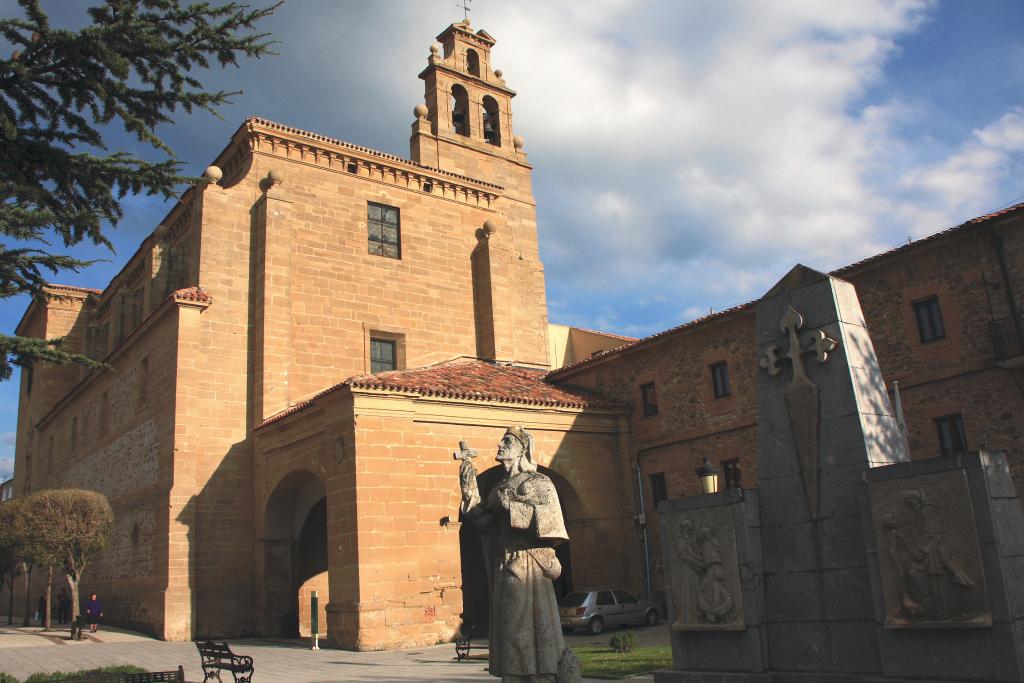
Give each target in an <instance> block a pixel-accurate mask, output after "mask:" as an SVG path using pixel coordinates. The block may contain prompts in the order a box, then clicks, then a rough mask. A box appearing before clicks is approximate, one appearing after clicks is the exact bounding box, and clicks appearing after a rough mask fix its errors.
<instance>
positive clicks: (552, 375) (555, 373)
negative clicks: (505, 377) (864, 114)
mask: <svg viewBox="0 0 1024 683" xmlns="http://www.w3.org/2000/svg"><path fill="white" fill-rule="evenodd" d="M1022 209H1024V202H1022V203H1020V204H1014V205H1013V206H1008V207H1006V208H1005V209H1000V210H999V211H993V212H992V213H987V214H985V215H984V216H978V217H976V218H972V219H970V220H968V221H964V222H963V223H961V224H960V225H956V226H953V227H952V228H947V229H945V230H940V231H939V232H936V233H934V234H931V235H928V236H927V237H922V238H921V239H919V240H915V241H912V242H908V243H907V244H901V245H900V246H898V247H894V248H892V249H889V250H888V251H883V252H882V253H880V254H875V255H874V256H869V257H868V258H866V259H862V260H860V261H857V262H856V263H851V264H850V265H848V266H843V267H842V268H839V269H837V270H833V271H832V272H831V273H829V274H830V275H834V276H837V277H842V276H843V275H847V274H849V273H851V272H853V271H855V270H857V269H858V268H861V267H862V266H866V265H869V264H871V263H874V262H876V261H879V260H882V259H886V258H889V257H890V256H894V255H896V254H899V253H901V252H904V251H907V250H908V249H916V248H917V247H919V246H921V245H922V244H927V243H931V242H933V241H935V240H938V239H941V238H943V237H946V236H948V235H952V234H954V233H957V232H960V231H962V230H965V229H969V228H973V227H976V226H979V225H983V224H985V223H988V222H990V221H993V220H995V219H997V218H1001V217H1003V216H1007V215H1009V214H1012V213H1015V212H1018V211H1021V210H1022ZM756 303H757V300H754V301H748V302H747V303H744V304H739V305H738V306H733V307H732V308H726V309H725V310H722V311H718V312H717V313H712V314H711V315H706V316H703V317H701V318H696V319H695V320H691V321H690V322H688V323H683V324H682V325H677V326H676V327H671V328H669V329H667V330H663V331H661V332H655V333H654V334H652V335H650V336H648V337H644V338H643V339H638V340H637V341H634V342H632V343H630V344H623V345H622V346H617V347H615V348H614V349H608V350H607V351H601V352H600V353H595V354H594V355H593V356H590V357H589V358H584V359H583V360H580V361H577V362H575V363H571V364H570V365H566V366H563V367H561V368H557V369H555V370H551V371H550V372H548V373H547V374H546V375H545V376H544V378H545V380H547V381H557V380H558V378H559V377H561V376H562V375H563V374H566V373H568V372H569V371H571V370H575V369H577V368H580V367H583V366H585V365H588V364H590V363H593V362H595V361H597V360H600V359H601V358H607V357H608V356H613V355H617V354H620V353H623V352H625V351H629V350H631V349H633V348H635V347H638V346H646V345H647V344H648V343H650V342H653V341H655V340H657V339H660V338H662V337H665V336H668V335H670V334H674V333H676V332H680V331H682V330H685V329H689V328H691V327H696V326H697V325H702V324H704V323H707V322H710V321H712V320H715V319H717V318H721V317H723V316H727V315H729V314H731V313H736V312H738V311H742V310H744V309H748V308H752V307H753V306H754V304H756Z"/></svg>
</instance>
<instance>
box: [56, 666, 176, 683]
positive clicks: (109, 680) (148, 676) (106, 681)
mask: <svg viewBox="0 0 1024 683" xmlns="http://www.w3.org/2000/svg"><path fill="white" fill-rule="evenodd" d="M65 683H185V669H183V668H182V667H181V666H179V667H178V669H177V670H176V671H150V672H148V673H141V674H117V673H98V674H91V675H89V676H86V677H84V678H69V679H67V680H66V681H65Z"/></svg>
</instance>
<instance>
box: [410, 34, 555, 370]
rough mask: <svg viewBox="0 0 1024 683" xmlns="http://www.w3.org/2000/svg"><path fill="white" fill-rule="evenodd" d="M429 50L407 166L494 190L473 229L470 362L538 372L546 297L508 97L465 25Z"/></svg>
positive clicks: (524, 164)
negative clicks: (473, 352)
mask: <svg viewBox="0 0 1024 683" xmlns="http://www.w3.org/2000/svg"><path fill="white" fill-rule="evenodd" d="M437 40H438V43H440V44H439V45H437V44H435V45H432V46H431V48H430V56H429V57H428V58H427V68H425V69H424V70H423V71H422V72H421V73H420V75H419V77H420V78H421V79H423V82H424V103H423V104H419V105H417V106H416V108H415V110H414V114H415V116H416V121H415V122H414V123H413V124H412V136H411V138H410V140H409V146H410V156H411V158H412V160H413V161H415V162H417V163H420V164H423V165H424V166H429V167H432V168H437V169H440V170H442V171H448V172H450V173H457V174H459V175H463V176H469V177H470V178H474V179H477V180H482V181H485V182H488V183H493V184H494V185H498V186H500V194H499V196H498V198H497V200H496V201H495V202H494V204H493V206H492V207H491V208H493V209H494V210H495V214H494V215H493V216H492V217H491V218H489V219H487V220H486V221H483V222H482V224H481V225H478V226H473V227H474V229H477V238H478V244H477V246H476V249H474V250H473V253H472V256H471V260H472V267H473V298H474V311H475V317H476V326H477V355H478V356H479V357H481V358H488V359H493V360H497V361H507V362H515V363H520V364H525V365H534V366H537V367H548V350H547V296H546V292H545V288H544V266H543V265H542V264H541V261H540V254H539V252H538V248H537V211H536V204H535V202H534V199H533V184H532V179H531V174H532V172H533V167H532V166H531V165H530V163H529V161H528V160H527V158H526V152H524V151H523V147H524V145H525V142H524V140H523V138H522V136H520V135H517V134H516V133H515V131H514V129H513V127H512V98H513V97H515V94H516V93H515V91H514V90H512V89H511V88H509V87H508V85H507V84H506V83H505V79H504V77H503V75H502V72H501V71H500V70H499V69H495V68H494V67H493V64H492V62H491V48H492V47H494V44H495V40H494V38H493V37H491V36H490V34H488V33H487V32H486V31H483V30H479V31H476V32H474V31H473V29H472V28H471V27H470V23H469V21H468V20H467V21H462V22H459V23H457V24H451V25H450V26H449V27H448V28H446V29H445V30H444V31H442V32H441V34H440V35H438V36H437Z"/></svg>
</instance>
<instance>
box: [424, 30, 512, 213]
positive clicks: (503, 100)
mask: <svg viewBox="0 0 1024 683" xmlns="http://www.w3.org/2000/svg"><path fill="white" fill-rule="evenodd" d="M437 40H438V42H439V43H440V47H438V45H432V46H431V48H430V57H429V58H428V63H427V68H426V69H424V70H423V72H422V73H420V78H422V79H423V81H424V83H425V86H426V88H425V89H426V92H425V101H426V105H425V109H424V106H423V105H421V106H419V107H417V108H416V112H415V113H416V116H417V120H416V122H415V123H414V124H413V126H412V138H411V140H410V147H411V152H410V153H411V156H412V159H413V161H416V162H418V163H421V164H424V165H426V166H432V167H434V168H439V169H441V170H444V171H451V172H452V173H458V174H460V175H466V176H469V177H472V178H479V179H480V180H487V181H489V182H493V183H496V184H499V185H502V186H504V187H506V188H507V189H508V190H510V191H512V192H513V193H514V194H519V193H521V192H523V191H524V190H525V192H526V193H530V187H529V170H530V165H529V164H528V163H527V161H526V153H525V152H523V149H522V148H523V139H522V138H521V137H519V136H517V135H514V134H513V131H512V98H513V97H515V94H516V93H515V91H514V90H512V89H510V88H509V87H508V86H507V85H506V84H505V79H504V78H502V73H501V70H500V69H499V70H496V69H494V68H493V67H492V65H491V48H492V47H494V42H495V41H494V38H492V37H491V36H490V35H489V34H488V33H487V32H486V31H484V30H479V31H476V32H475V33H474V32H473V30H472V29H471V28H470V23H469V21H468V20H467V21H462V22H459V23H457V24H452V25H451V26H449V27H448V28H446V29H445V30H444V31H442V32H441V34H440V35H439V36H437ZM524 176H525V177H524ZM524 180H525V186H523V181H524Z"/></svg>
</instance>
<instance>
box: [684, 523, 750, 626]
mask: <svg viewBox="0 0 1024 683" xmlns="http://www.w3.org/2000/svg"><path fill="white" fill-rule="evenodd" d="M676 552H677V554H678V556H679V559H680V562H679V570H678V574H679V581H678V588H679V600H678V605H679V609H678V611H677V613H676V621H675V623H674V624H673V627H675V628H685V627H686V626H687V625H695V624H727V623H729V622H731V621H733V620H734V619H735V618H736V611H735V610H734V609H733V608H734V606H735V602H734V600H733V597H732V594H731V593H730V592H729V589H728V588H726V587H725V582H726V577H725V570H724V569H723V568H722V551H721V546H720V543H719V541H718V537H717V536H715V534H714V532H712V531H711V529H710V528H709V527H706V526H704V527H701V528H700V530H699V531H696V532H695V531H694V525H693V522H692V521H691V520H689V519H684V520H683V521H682V522H680V524H679V528H678V530H677V531H676Z"/></svg>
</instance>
